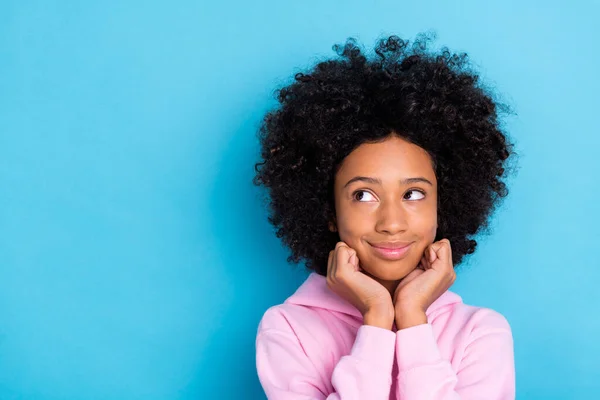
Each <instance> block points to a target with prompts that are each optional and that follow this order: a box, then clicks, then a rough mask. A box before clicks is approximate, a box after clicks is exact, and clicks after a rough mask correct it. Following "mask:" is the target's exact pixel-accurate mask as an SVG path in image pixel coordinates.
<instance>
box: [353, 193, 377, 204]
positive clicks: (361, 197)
mask: <svg viewBox="0 0 600 400" xmlns="http://www.w3.org/2000/svg"><path fill="white" fill-rule="evenodd" d="M359 193H366V194H367V195H369V196H373V195H372V194H371V193H369V192H367V191H366V190H357V191H356V192H354V193H352V198H353V199H354V200H356V201H359V202H361V203H362V201H361V200H362V199H363V198H364V196H360V198H358V199H357V198H356V195H357V194H359Z"/></svg>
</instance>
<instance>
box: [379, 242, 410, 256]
mask: <svg viewBox="0 0 600 400" xmlns="http://www.w3.org/2000/svg"><path fill="white" fill-rule="evenodd" d="M412 245H413V243H410V244H409V245H407V246H404V247H400V248H394V249H390V248H383V247H375V246H373V245H371V248H372V249H373V251H374V252H375V254H377V255H378V256H379V257H381V258H384V259H386V260H399V259H401V258H403V257H404V256H405V255H406V254H407V253H408V251H409V250H410V248H411V246H412Z"/></svg>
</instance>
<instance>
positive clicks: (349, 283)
mask: <svg viewBox="0 0 600 400" xmlns="http://www.w3.org/2000/svg"><path fill="white" fill-rule="evenodd" d="M327 286H328V287H329V289H331V290H332V291H333V292H335V293H336V294H338V295H339V296H340V297H342V298H344V299H346V300H347V301H349V302H350V303H351V304H352V305H353V306H354V307H356V308H357V309H358V310H359V311H360V313H361V314H362V316H363V319H364V323H365V325H373V326H378V327H380V328H384V329H391V328H392V324H393V322H394V305H393V304H392V298H391V296H390V293H389V291H388V290H387V289H386V288H385V287H384V286H383V285H382V284H380V283H379V282H377V281H376V280H375V279H373V278H371V277H370V276H367V275H366V274H364V273H363V271H362V269H361V268H360V267H359V263H358V257H357V255H356V250H354V249H351V248H350V247H348V245H346V243H344V242H338V243H337V244H336V245H335V250H332V251H330V252H329V260H328V262H327Z"/></svg>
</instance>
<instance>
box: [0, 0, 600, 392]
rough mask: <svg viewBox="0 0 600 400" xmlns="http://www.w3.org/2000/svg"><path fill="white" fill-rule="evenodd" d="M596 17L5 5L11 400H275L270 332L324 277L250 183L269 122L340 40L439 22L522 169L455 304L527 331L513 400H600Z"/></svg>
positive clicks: (400, 7) (266, 5) (1, 220)
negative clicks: (490, 92) (267, 357)
mask: <svg viewBox="0 0 600 400" xmlns="http://www.w3.org/2000/svg"><path fill="white" fill-rule="evenodd" d="M561 3H562V4H561ZM599 12H600V5H599V3H598V1H575V2H570V3H569V4H568V5H567V2H557V1H539V2H532V1H516V0H512V1H487V2H482V1H475V0H471V1H453V2H441V1H439V2H433V1H413V2H406V1H390V0H379V1H341V0H340V1H315V0H309V1H274V0H270V1H258V2H256V1H255V2H247V1H221V2H207V1H189V0H188V1H179V2H166V1H162V2H147V1H139V0H137V1H103V2H74V1H62V2H59V1H16V0H4V1H3V2H2V3H1V4H0V187H1V189H2V190H1V194H0V399H2V400H13V399H40V400H50V399H57V400H58V399H69V400H70V399H145V400H150V399H186V400H187V399H262V398H264V394H263V392H262V389H261V387H260V383H259V381H258V378H257V376H256V369H255V364H254V351H255V349H254V340H255V333H256V327H257V324H258V321H259V320H260V317H261V316H262V313H263V312H264V311H265V310H266V309H267V308H268V307H269V306H271V305H274V304H277V303H280V302H282V301H283V300H284V299H285V298H286V297H287V296H289V295H290V294H291V293H292V292H293V291H294V290H295V288H296V287H297V286H298V285H299V284H300V283H301V282H302V280H303V279H304V278H305V276H306V272H305V271H303V269H302V265H300V266H297V267H295V266H292V265H289V264H287V262H286V257H287V255H288V252H287V250H286V249H285V248H283V247H282V245H281V244H280V242H279V240H278V239H277V238H276V237H275V235H274V233H273V230H272V228H271V227H270V226H269V224H268V222H267V221H266V211H265V210H264V208H263V205H262V204H261V201H260V193H261V192H260V191H259V190H258V189H256V188H254V187H253V186H252V184H251V179H252V177H253V173H254V170H253V167H254V162H255V161H256V159H257V157H258V141H257V139H256V129H257V127H258V123H259V122H260V120H261V118H262V116H263V115H264V113H265V112H266V111H267V110H268V109H270V108H271V107H273V106H274V105H275V100H274V90H275V89H276V88H277V87H279V86H281V85H283V84H285V83H287V82H289V81H290V78H291V77H292V76H293V74H294V73H296V72H299V71H301V70H304V69H306V68H308V67H310V66H311V65H312V64H314V63H315V62H316V61H317V60H319V59H322V58H326V57H334V56H335V53H334V51H333V50H332V49H331V46H332V45H333V44H335V43H343V42H344V41H345V39H346V38H348V37H355V38H357V40H358V41H359V43H361V44H362V45H364V46H365V48H366V49H367V50H369V49H371V48H372V46H373V44H374V43H375V41H376V39H377V38H379V37H382V36H384V35H386V34H398V35H400V36H402V37H405V38H409V39H412V38H414V37H415V35H416V34H417V33H419V32H422V31H428V30H434V31H435V32H437V40H436V42H435V43H436V46H442V45H447V46H449V47H450V48H451V49H452V50H457V51H467V52H468V53H469V55H470V58H471V60H472V61H473V63H474V65H475V66H476V67H477V68H478V69H479V71H480V73H481V77H482V80H483V81H484V83H487V84H488V85H489V86H491V87H493V88H495V90H496V91H497V92H498V93H499V94H500V95H501V96H503V98H504V100H505V101H506V102H507V103H509V104H510V105H511V106H512V107H513V109H514V110H515V111H516V113H517V114H516V115H513V116H511V117H509V118H507V119H506V120H505V126H506V131H507V132H508V133H509V134H510V135H511V138H512V139H513V141H514V142H515V144H516V145H517V148H516V150H517V151H518V153H519V154H520V156H519V159H518V161H519V167H520V169H519V171H518V174H516V175H515V176H514V178H513V179H512V180H511V181H510V182H509V183H510V195H509V197H508V198H507V199H506V200H505V202H504V203H503V206H502V208H501V209H500V210H498V212H497V213H496V214H495V216H494V220H493V224H492V228H493V230H492V233H491V234H490V235H488V236H483V237H481V240H480V245H479V247H478V249H477V252H476V253H475V254H474V255H473V256H472V257H470V258H469V259H468V262H465V265H463V266H461V267H460V269H459V270H458V271H459V275H458V280H457V281H456V283H455V284H454V286H453V288H452V290H454V291H456V292H458V293H459V294H460V295H461V296H462V297H463V299H464V301H465V302H467V303H470V304H474V305H479V306H485V307H491V308H494V309H496V310H498V311H500V312H501V313H503V314H504V315H505V316H506V317H507V319H508V320H509V322H510V323H511V325H512V328H513V334H514V338H515V354H516V369H517V398H519V399H590V398H595V397H596V396H598V393H599V392H600V367H598V365H599V364H598V359H599V357H600V341H599V340H598V338H599V337H600V318H599V317H598V315H599V314H600V313H599V311H598V309H599V308H600V298H599V295H598V293H599V285H598V280H600V268H599V267H600V262H599V261H598V260H599V255H598V248H599V247H598V242H599V240H600V236H599V234H598V229H597V226H598V224H599V223H600V213H599V211H598V196H599V195H600V187H599V186H600V185H599V183H600V182H599V179H598V173H600V161H599V157H598V148H599V145H600V140H599V134H598V107H599V105H600V103H599V101H598V94H599V93H600V80H599V78H598V71H599V70H600V59H599V55H598V45H597V43H598V40H600V30H599V29H598V25H597V24H596V23H597V20H598V15H599ZM595 24H596V25H595Z"/></svg>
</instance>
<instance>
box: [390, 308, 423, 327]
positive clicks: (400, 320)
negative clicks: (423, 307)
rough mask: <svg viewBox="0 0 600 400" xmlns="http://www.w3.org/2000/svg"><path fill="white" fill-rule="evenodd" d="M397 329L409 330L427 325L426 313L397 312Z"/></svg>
mask: <svg viewBox="0 0 600 400" xmlns="http://www.w3.org/2000/svg"><path fill="white" fill-rule="evenodd" d="M395 322H396V328H397V329H398V330H400V329H407V328H411V327H413V326H417V325H422V324H426V323H427V322H428V321H427V314H425V312H424V311H410V312H399V313H398V312H397V313H396V317H395Z"/></svg>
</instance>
